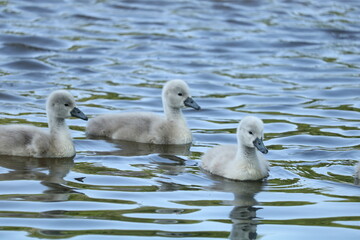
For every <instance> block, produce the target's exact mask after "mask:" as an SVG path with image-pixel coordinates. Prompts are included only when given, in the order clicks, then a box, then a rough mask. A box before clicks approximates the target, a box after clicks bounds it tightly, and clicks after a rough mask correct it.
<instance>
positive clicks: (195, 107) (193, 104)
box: [184, 97, 201, 110]
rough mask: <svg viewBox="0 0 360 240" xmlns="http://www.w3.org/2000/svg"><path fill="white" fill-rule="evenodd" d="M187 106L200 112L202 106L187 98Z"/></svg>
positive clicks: (185, 102)
mask: <svg viewBox="0 0 360 240" xmlns="http://www.w3.org/2000/svg"><path fill="white" fill-rule="evenodd" d="M184 104H185V106H187V107H191V108H194V109H195V110H200V109H201V108H200V106H199V105H198V104H197V103H196V102H195V101H194V99H192V98H191V97H187V98H186V99H185V101H184Z"/></svg>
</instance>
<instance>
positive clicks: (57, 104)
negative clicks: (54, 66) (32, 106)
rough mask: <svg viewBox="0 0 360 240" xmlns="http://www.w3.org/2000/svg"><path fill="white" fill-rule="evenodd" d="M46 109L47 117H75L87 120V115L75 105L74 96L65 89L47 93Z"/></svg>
mask: <svg viewBox="0 0 360 240" xmlns="http://www.w3.org/2000/svg"><path fill="white" fill-rule="evenodd" d="M46 111H47V114H48V117H49V118H59V119H65V118H68V117H77V118H81V119H83V120H88V118H87V116H86V115H85V114H84V113H83V112H82V111H80V109H78V108H77V107H76V103H75V100H74V97H73V96H72V95H71V94H70V93H69V92H68V91H65V90H57V91H54V92H52V93H51V94H50V95H49V97H48V99H47V103H46Z"/></svg>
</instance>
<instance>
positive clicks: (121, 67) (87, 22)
mask: <svg viewBox="0 0 360 240" xmlns="http://www.w3.org/2000/svg"><path fill="white" fill-rule="evenodd" d="M359 16H360V2H359V1H355V0H354V1H351V0H348V1H341V0H329V1H315V0H304V1H285V0H277V1H270V0H252V1H245V0H244V1H235V0H224V1H216V0H198V1H190V0H159V1H146V0H131V1H125V0H124V1H115V0H101V1H100V0H98V1H90V0H77V1H75V0H58V1H44V0H42V1H41V0H39V1H35V2H34V1H26V0H18V1H1V2H0V100H1V106H0V124H8V123H27V124H33V125H36V126H39V127H44V128H46V127H47V124H46V123H47V119H46V113H45V99H46V97H47V95H48V94H49V93H50V92H51V91H53V90H55V89H67V90H69V91H70V92H71V93H72V94H73V95H74V96H75V98H76V101H77V102H78V107H79V108H80V109H81V110H82V111H83V112H85V113H86V114H87V115H88V116H89V117H94V116H96V115H98V114H101V113H110V112H128V111H151V112H156V113H159V114H161V113H162V104H161V87H162V86H163V84H164V82H166V81H167V80H170V79H174V78H180V79H184V80H185V81H186V82H187V83H188V84H189V86H190V88H191V92H192V95H193V98H194V99H195V100H196V101H197V102H198V103H199V105H200V106H201V107H202V110H201V111H194V110H192V109H185V110H184V115H185V116H186V118H187V121H188V125H189V127H190V128H191V130H192V132H193V136H194V142H193V144H192V145H191V146H179V147H174V146H172V147H165V146H153V145H148V144H135V143H129V142H119V141H105V140H95V139H87V138H86V136H85V134H84V130H85V126H86V122H84V121H82V120H79V119H69V120H68V121H67V123H68V125H69V126H70V129H71V134H72V136H73V138H74V142H75V146H76V149H77V155H76V157H75V158H73V159H62V160H53V159H41V160H39V159H28V158H16V157H11V158H9V157H1V158H0V180H1V181H0V236H1V238H2V239H37V238H38V239H72V240H83V239H86V240H90V239H146V238H151V239H178V238H180V239H181V238H182V239H207V240H208V239H266V240H270V239H276V240H278V239H305V238H306V239H327V240H330V239H359V237H360V231H359V230H360V188H359V185H357V182H356V179H355V178H354V171H355V166H356V165H357V164H358V162H359V161H360V158H359V153H360V145H359V140H360V121H359V119H360V101H359V100H360V80H359V79H360V78H359V77H360V71H359V69H360V42H359V39H360V18H359ZM249 114H253V115H256V116H258V117H260V118H262V119H263V121H264V123H265V145H266V146H267V147H268V149H269V153H268V154H267V155H266V157H267V159H268V160H269V162H270V164H271V169H270V176H269V178H268V179H267V181H265V182H263V183H256V182H235V181H229V180H225V179H222V178H219V177H215V176H211V175H209V174H207V173H205V172H202V171H201V170H200V169H199V164H200V157H201V155H202V154H203V153H204V152H205V151H206V150H207V149H209V148H210V147H212V146H215V145H217V144H223V143H235V142H236V137H235V128H236V126H237V124H238V121H239V120H240V119H241V118H242V117H243V116H246V115H249Z"/></svg>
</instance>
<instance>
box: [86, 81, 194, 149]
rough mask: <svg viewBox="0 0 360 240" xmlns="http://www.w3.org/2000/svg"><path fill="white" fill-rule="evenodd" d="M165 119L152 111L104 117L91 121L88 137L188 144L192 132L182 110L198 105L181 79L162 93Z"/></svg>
mask: <svg viewBox="0 0 360 240" xmlns="http://www.w3.org/2000/svg"><path fill="white" fill-rule="evenodd" d="M162 101H163V107H164V112H165V116H160V115H157V114H154V113H149V112H130V113H116V114H104V115H100V116H98V117H95V118H93V119H91V120H90V121H89V123H88V126H87V129H86V131H87V134H88V136H92V137H105V138H111V139H117V140H125V141H134V142H140V143H153V144H187V143H191V142H192V135H191V132H190V130H189V128H188V126H187V124H186V121H185V118H184V117H183V114H182V110H181V109H182V108H184V107H186V106H187V107H192V108H194V109H196V110H199V109H200V107H199V105H198V104H197V103H196V102H195V101H194V100H193V99H192V98H191V96H190V91H189V87H188V85H187V84H186V83H185V82H184V81H182V80H171V81H169V82H167V83H166V84H165V85H164V87H163V90H162Z"/></svg>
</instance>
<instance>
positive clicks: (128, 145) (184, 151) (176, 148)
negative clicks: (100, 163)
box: [87, 139, 191, 156]
mask: <svg viewBox="0 0 360 240" xmlns="http://www.w3.org/2000/svg"><path fill="white" fill-rule="evenodd" d="M87 141H94V140H87ZM99 141H100V143H99ZM101 141H102V142H104V141H103V140H99V139H97V140H96V144H98V145H99V144H101ZM106 144H112V145H111V147H112V148H113V149H111V150H110V151H109V150H108V151H104V150H105V149H106V147H107V146H106ZM106 144H103V145H104V150H101V151H92V153H93V154H96V155H117V156H143V155H150V154H167V155H181V156H186V155H190V147H191V144H150V143H138V142H130V141H122V140H113V139H106ZM114 147H116V148H117V149H115V150H114Z"/></svg>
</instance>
